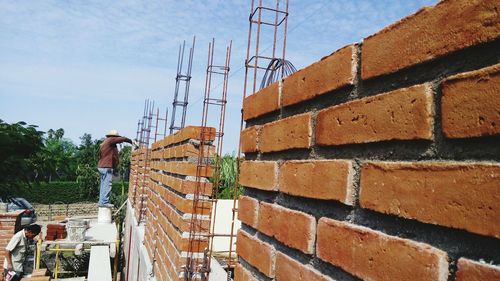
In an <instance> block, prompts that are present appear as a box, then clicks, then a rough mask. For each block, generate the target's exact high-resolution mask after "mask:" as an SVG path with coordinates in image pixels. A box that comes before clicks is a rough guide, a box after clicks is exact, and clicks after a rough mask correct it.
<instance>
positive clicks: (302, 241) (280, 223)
mask: <svg viewBox="0 0 500 281" xmlns="http://www.w3.org/2000/svg"><path fill="white" fill-rule="evenodd" d="M258 229H259V231H261V232H262V233H265V234H267V235H269V236H272V237H275V238H276V239H277V240H278V241H281V242H282V243H283V244H285V245H287V246H289V247H292V248H295V249H298V250H300V251H302V252H304V253H306V254H312V253H313V252H314V239H315V236H316V219H315V218H314V217H313V216H311V215H308V214H306V213H302V212H299V211H294V210H290V209H287V208H284V207H281V206H279V205H276V204H269V203H265V202H261V203H260V206H259V219H258Z"/></svg>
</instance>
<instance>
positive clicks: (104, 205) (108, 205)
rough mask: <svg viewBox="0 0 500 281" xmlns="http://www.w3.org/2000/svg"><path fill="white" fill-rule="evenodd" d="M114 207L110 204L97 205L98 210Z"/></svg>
mask: <svg viewBox="0 0 500 281" xmlns="http://www.w3.org/2000/svg"><path fill="white" fill-rule="evenodd" d="M114 207H115V205H113V204H111V203H107V204H99V208H110V209H112V208H114Z"/></svg>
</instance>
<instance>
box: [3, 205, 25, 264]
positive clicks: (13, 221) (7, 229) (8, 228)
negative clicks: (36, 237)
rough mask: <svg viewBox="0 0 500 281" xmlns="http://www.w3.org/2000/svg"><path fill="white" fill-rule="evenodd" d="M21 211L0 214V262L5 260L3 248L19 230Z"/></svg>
mask: <svg viewBox="0 0 500 281" xmlns="http://www.w3.org/2000/svg"><path fill="white" fill-rule="evenodd" d="M21 214H22V211H17V212H9V213H0V260H1V262H2V263H3V259H4V258H5V247H6V246H7V244H8V243H9V241H10V239H11V238H12V236H14V234H15V233H16V231H18V230H20V228H21Z"/></svg>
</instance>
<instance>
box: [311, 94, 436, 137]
mask: <svg viewBox="0 0 500 281" xmlns="http://www.w3.org/2000/svg"><path fill="white" fill-rule="evenodd" d="M433 117H434V107H433V95H432V92H431V89H430V85H418V86H413V87H410V88H405V89H399V90H395V91H392V92H389V93H384V94H380V95H377V96H374V97H368V98H364V99H360V100H355V101H352V102H348V103H345V104H341V105H337V106H333V107H330V108H327V109H324V110H322V111H320V112H319V113H318V119H317V127H316V143H317V144H318V145H341V144H351V143H368V142H377V141H388V140H415V139H423V140H431V139H432V138H433V133H432V129H433V125H434V122H433V120H434V119H433Z"/></svg>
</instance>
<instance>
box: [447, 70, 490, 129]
mask: <svg viewBox="0 0 500 281" xmlns="http://www.w3.org/2000/svg"><path fill="white" fill-rule="evenodd" d="M442 88H443V97H442V99H441V112H442V125H443V133H444V135H445V136H446V137H448V138H467V137H477V136H490V135H498V134H500V64H497V65H494V66H491V67H486V68H483V69H480V70H476V71H471V72H467V73H462V74H459V75H455V76H452V77H449V78H448V79H446V80H444V81H443V83H442Z"/></svg>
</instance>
